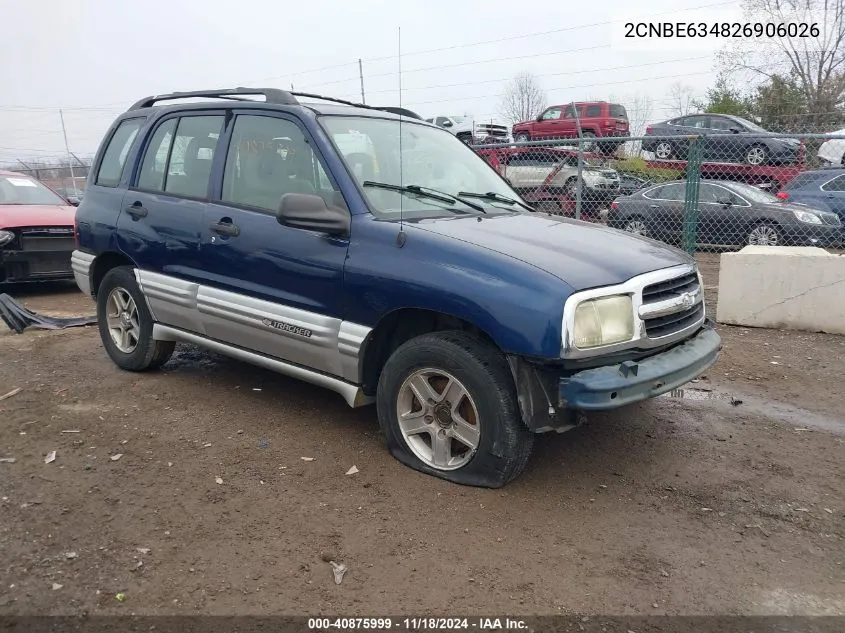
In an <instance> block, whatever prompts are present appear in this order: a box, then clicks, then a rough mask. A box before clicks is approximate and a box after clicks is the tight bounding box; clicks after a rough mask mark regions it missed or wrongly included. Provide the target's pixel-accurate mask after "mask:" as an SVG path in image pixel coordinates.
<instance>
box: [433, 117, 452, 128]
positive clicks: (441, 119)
mask: <svg viewBox="0 0 845 633" xmlns="http://www.w3.org/2000/svg"><path fill="white" fill-rule="evenodd" d="M448 120H449V119H447V118H446V117H445V116H439V117H437V120H436V121H435V125H440V126H441V127H442V126H443V124H444V123H446V121H448Z"/></svg>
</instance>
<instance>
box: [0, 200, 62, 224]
mask: <svg viewBox="0 0 845 633" xmlns="http://www.w3.org/2000/svg"><path fill="white" fill-rule="evenodd" d="M75 217H76V207H72V206H70V205H67V206H63V205H40V204H0V229H14V228H19V227H24V226H73V222H74V219H75Z"/></svg>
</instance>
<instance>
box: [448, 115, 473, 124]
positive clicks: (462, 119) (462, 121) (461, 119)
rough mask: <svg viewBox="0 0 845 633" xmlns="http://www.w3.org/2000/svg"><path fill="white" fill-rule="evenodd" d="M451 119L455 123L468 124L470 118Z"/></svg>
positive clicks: (454, 117) (457, 117)
mask: <svg viewBox="0 0 845 633" xmlns="http://www.w3.org/2000/svg"><path fill="white" fill-rule="evenodd" d="M449 118H450V119H452V120H453V121H454V122H455V123H466V122H467V121H469V117H468V116H452V117H449Z"/></svg>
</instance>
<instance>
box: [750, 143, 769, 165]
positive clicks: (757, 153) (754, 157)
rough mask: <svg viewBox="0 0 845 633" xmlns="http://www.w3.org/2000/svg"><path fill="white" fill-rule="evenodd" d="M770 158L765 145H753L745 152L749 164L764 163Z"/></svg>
mask: <svg viewBox="0 0 845 633" xmlns="http://www.w3.org/2000/svg"><path fill="white" fill-rule="evenodd" d="M768 159H769V151H768V150H767V149H766V148H765V146H763V145H752V146H751V147H749V148H748V151H746V152H745V162H746V163H747V164H749V165H763V164H764V163H765V162H766V161H767V160H768Z"/></svg>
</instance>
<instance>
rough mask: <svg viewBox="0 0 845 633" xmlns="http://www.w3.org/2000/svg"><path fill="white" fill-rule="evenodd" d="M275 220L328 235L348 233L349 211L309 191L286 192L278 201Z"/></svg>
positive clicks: (295, 227)
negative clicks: (329, 203) (329, 204)
mask: <svg viewBox="0 0 845 633" xmlns="http://www.w3.org/2000/svg"><path fill="white" fill-rule="evenodd" d="M276 220H278V222H279V224H281V225H283V226H289V227H291V228H294V229H305V230H307V231H317V232H319V233H326V234H328V235H346V234H348V233H349V212H348V211H347V210H346V209H341V208H340V207H336V206H331V207H330V206H328V205H327V204H326V201H325V200H323V199H322V198H321V197H320V196H315V195H314V194H309V193H286V194H285V195H283V196H282V199H281V200H280V201H279V210H278V211H277V212H276Z"/></svg>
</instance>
